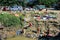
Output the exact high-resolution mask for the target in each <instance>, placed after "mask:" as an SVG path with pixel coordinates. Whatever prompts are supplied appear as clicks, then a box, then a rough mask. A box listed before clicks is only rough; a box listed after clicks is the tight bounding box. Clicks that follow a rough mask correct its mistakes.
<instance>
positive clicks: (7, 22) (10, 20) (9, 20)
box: [0, 13, 20, 27]
mask: <svg viewBox="0 0 60 40" xmlns="http://www.w3.org/2000/svg"><path fill="white" fill-rule="evenodd" d="M0 22H1V23H2V25H3V26H5V27H11V26H18V25H20V19H19V18H18V17H16V16H14V15H11V14H7V13H6V14H5V13H4V14H0Z"/></svg>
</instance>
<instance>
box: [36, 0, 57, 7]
mask: <svg viewBox="0 0 60 40" xmlns="http://www.w3.org/2000/svg"><path fill="white" fill-rule="evenodd" d="M37 1H38V3H39V4H45V5H46V6H51V5H52V4H54V3H56V2H57V1H58V0H37Z"/></svg>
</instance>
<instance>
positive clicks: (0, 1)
mask: <svg viewBox="0 0 60 40" xmlns="http://www.w3.org/2000/svg"><path fill="white" fill-rule="evenodd" d="M56 2H58V0H36V1H34V2H31V3H30V2H27V0H22V1H19V0H0V5H1V6H12V5H15V4H17V5H22V6H24V7H25V6H28V5H30V6H33V5H37V4H42V3H43V4H45V5H47V6H50V5H51V4H53V3H56Z"/></svg>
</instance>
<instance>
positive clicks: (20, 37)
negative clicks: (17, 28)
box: [7, 36, 35, 40]
mask: <svg viewBox="0 0 60 40" xmlns="http://www.w3.org/2000/svg"><path fill="white" fill-rule="evenodd" d="M7 40H35V39H32V38H26V37H23V36H17V37H14V38H8V39H7Z"/></svg>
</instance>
